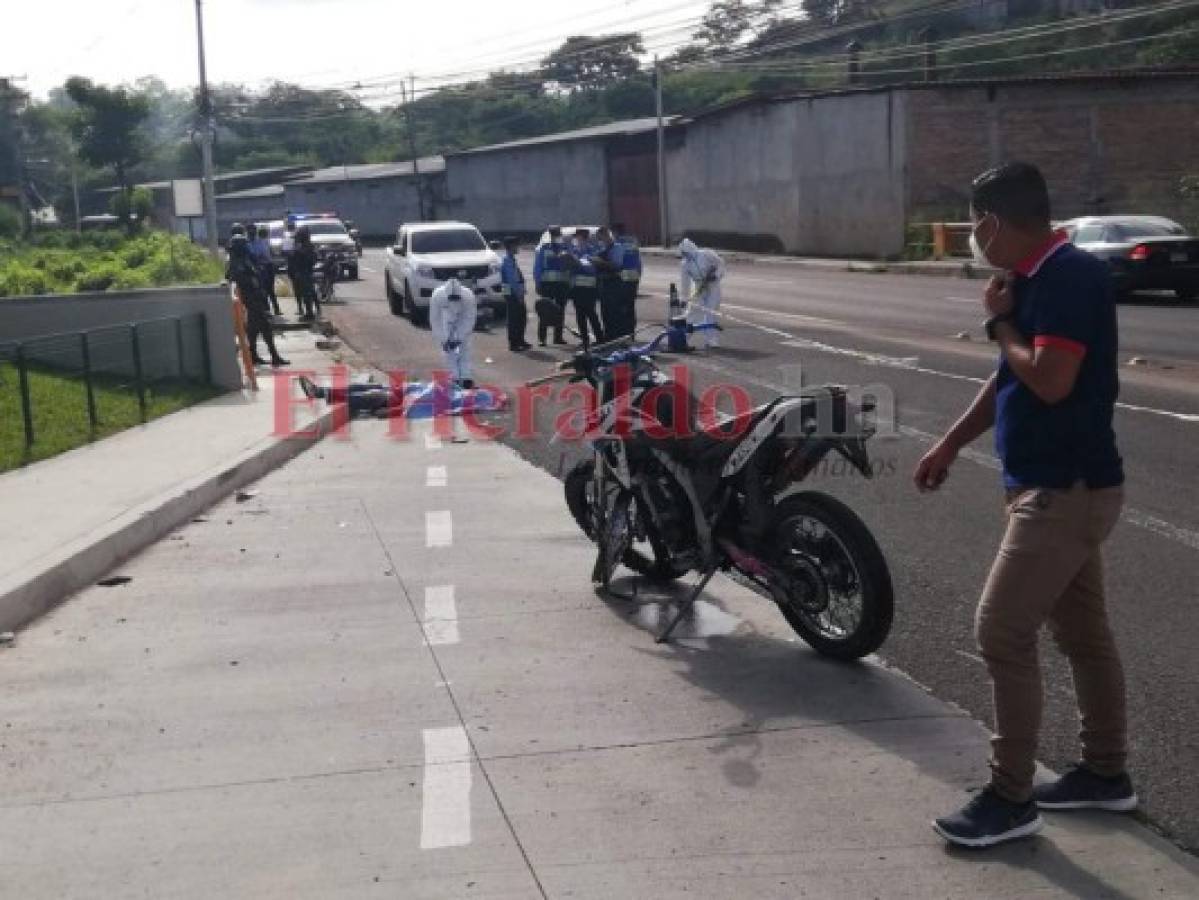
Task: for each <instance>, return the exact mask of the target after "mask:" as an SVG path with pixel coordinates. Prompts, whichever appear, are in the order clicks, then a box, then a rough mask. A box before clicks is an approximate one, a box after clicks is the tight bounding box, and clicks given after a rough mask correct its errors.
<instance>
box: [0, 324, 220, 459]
mask: <svg viewBox="0 0 1199 900" xmlns="http://www.w3.org/2000/svg"><path fill="white" fill-rule="evenodd" d="M208 351H209V348H208V329H207V321H206V316H205V315H204V313H192V314H190V315H186V316H173V317H167V318H159V319H146V320H143V321H140V322H130V323H128V324H126V325H113V326H105V327H101V328H91V329H86V330H83V331H77V332H70V333H63V334H50V335H42V336H39V337H32V338H26V339H24V340H20V341H8V342H4V343H0V407H7V406H8V405H9V403H10V402H11V401H12V394H11V393H9V392H10V391H15V393H16V396H17V398H18V399H17V403H16V404H13V405H19V406H20V410H21V421H22V426H23V430H24V438H25V449H26V452H28V451H29V450H31V449H32V448H33V446H34V444H35V443H36V441H37V439H38V419H39V416H38V408H39V407H38V404H39V403H42V404H52V405H55V406H56V407H59V408H61V407H62V405H63V404H64V403H65V404H67V405H68V406H70V405H74V404H75V403H78V404H79V410H78V412H79V413H82V412H83V411H86V413H87V420H88V427H89V431H90V434H91V436H92V438H93V439H94V437H95V436H96V435H97V433H99V432H100V431H101V428H102V426H103V424H104V421H105V409H104V404H103V402H101V398H100V397H98V393H99V392H101V389H102V395H103V397H104V398H112V397H114V396H117V397H119V396H120V395H121V394H124V393H128V394H129V396H131V397H136V399H137V407H138V418H139V419H140V421H141V422H142V423H143V424H144V423H145V422H146V421H147V420H148V418H149V416H148V411H149V403H150V398H151V396H152V394H153V391H154V390H155V389H156V388H158V387H161V386H164V385H167V384H170V385H181V384H192V385H211V384H213V377H212V361H211V357H210V355H209V352H208ZM39 374H44V375H53V376H58V377H60V378H62V379H64V380H65V381H66V382H68V385H69V387H73V386H76V385H77V386H78V391H74V390H67V391H66V392H65V393H64V392H62V391H58V392H54V393H49V392H43V391H41V390H35V386H34V377H31V376H37V375H39ZM5 395H8V396H5ZM72 395H74V396H72Z"/></svg>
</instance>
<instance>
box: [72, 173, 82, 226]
mask: <svg viewBox="0 0 1199 900" xmlns="http://www.w3.org/2000/svg"><path fill="white" fill-rule="evenodd" d="M71 195H72V196H73V197H74V198H75V233H76V234H80V233H82V232H83V226H82V225H81V224H79V167H78V166H77V165H76V164H75V157H74V155H72V156H71Z"/></svg>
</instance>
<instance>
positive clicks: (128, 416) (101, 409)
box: [0, 363, 220, 472]
mask: <svg viewBox="0 0 1199 900" xmlns="http://www.w3.org/2000/svg"><path fill="white" fill-rule="evenodd" d="M93 386H94V393H95V398H96V416H97V419H98V422H97V425H96V430H95V432H93V431H92V430H91V425H90V422H89V420H88V409H87V391H86V388H85V386H84V383H83V380H82V379H81V378H78V377H76V376H73V375H64V374H62V373H58V372H54V371H51V370H47V369H42V368H34V367H30V369H29V395H30V399H31V401H32V407H33V432H34V443H33V446H32V447H29V448H26V446H25V426H24V418H23V417H22V413H21V393H20V387H19V381H18V377H17V370H16V367H15V366H14V365H12V364H11V363H4V364H0V472H5V471H8V470H9V469H15V468H17V467H19V466H23V465H25V464H27V463H31V462H36V461H37V460H40V459H47V458H49V457H51V456H55V455H57V454H59V453H63V452H65V451H67V450H71V449H73V448H75V447H79V446H82V445H83V444H86V443H88V442H89V441H93V440H99V439H100V438H103V437H107V436H109V435H111V434H116V433H117V432H118V431H124V430H125V429H126V428H130V427H132V426H134V425H139V424H141V414H140V412H139V410H138V405H137V391H136V390H135V389H134V386H133V380H132V379H123V378H115V377H112V376H96V377H95V378H93ZM219 393H220V391H219V390H218V389H217V388H214V387H212V386H211V385H205V384H197V383H195V382H185V381H157V382H154V383H153V384H151V385H148V386H147V387H146V418H147V420H150V419H157V418H159V417H160V416H165V415H167V414H169V413H173V412H177V411H178V410H181V409H185V408H186V407H188V406H191V405H193V404H195V403H200V402H202V401H204V400H208V399H210V398H212V397H215V396H217V395H218V394H219Z"/></svg>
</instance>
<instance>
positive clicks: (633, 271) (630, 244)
mask: <svg viewBox="0 0 1199 900" xmlns="http://www.w3.org/2000/svg"><path fill="white" fill-rule="evenodd" d="M619 246H621V247H623V248H624V260H623V261H622V262H621V264H620V280H621V281H627V282H633V283H637V282H640V281H641V247H640V246H639V245H638V243H637V240H636V238H631V237H622V238H621V239H620V242H619Z"/></svg>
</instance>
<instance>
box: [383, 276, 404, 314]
mask: <svg viewBox="0 0 1199 900" xmlns="http://www.w3.org/2000/svg"><path fill="white" fill-rule="evenodd" d="M383 291H384V293H386V294H387V308H388V309H389V310H391V314H392V315H393V316H402V315H403V314H404V307H403V304H402V303H401V302H400V295H399V294H397V293H396V292H395V288H394V287H392V285H391V273H390V272H384V273H383Z"/></svg>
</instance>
